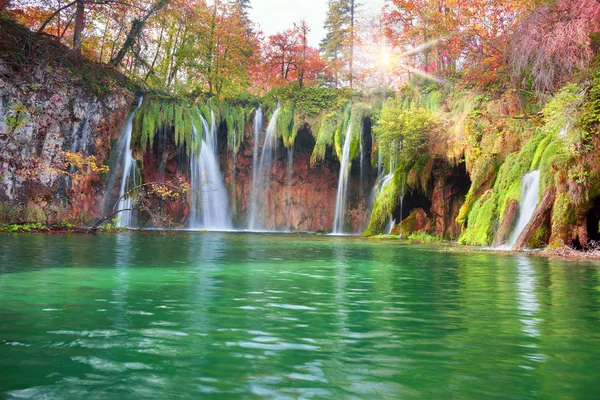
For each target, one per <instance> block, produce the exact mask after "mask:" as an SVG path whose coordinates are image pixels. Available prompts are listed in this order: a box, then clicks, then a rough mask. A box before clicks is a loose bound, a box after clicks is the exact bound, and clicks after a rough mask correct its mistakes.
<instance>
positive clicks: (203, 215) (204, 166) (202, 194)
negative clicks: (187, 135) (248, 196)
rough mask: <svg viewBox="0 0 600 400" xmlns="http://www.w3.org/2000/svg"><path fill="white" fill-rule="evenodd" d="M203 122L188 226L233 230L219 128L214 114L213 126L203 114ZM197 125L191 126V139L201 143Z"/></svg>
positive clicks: (193, 164)
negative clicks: (220, 150)
mask: <svg viewBox="0 0 600 400" xmlns="http://www.w3.org/2000/svg"><path fill="white" fill-rule="evenodd" d="M198 114H199V117H200V120H201V121H202V132H203V135H202V139H201V140H202V146H201V148H200V150H199V151H196V152H194V153H193V154H192V155H191V160H190V173H191V187H190V189H191V192H192V206H191V210H190V217H189V221H188V227H189V228H190V229H206V230H213V231H222V230H231V229H232V219H231V213H230V211H229V201H228V199H227V190H226V189H225V183H224V182H223V176H222V174H221V168H220V166H219V161H218V158H217V128H216V124H215V116H214V114H213V112H212V111H211V119H212V121H211V124H210V127H209V125H208V123H207V122H206V120H205V119H204V117H203V116H202V115H201V114H200V113H198ZM198 135H199V133H198V130H197V128H196V126H192V136H193V138H194V140H198V139H199V137H198Z"/></svg>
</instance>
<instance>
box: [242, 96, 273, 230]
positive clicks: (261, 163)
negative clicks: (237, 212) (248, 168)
mask: <svg viewBox="0 0 600 400" xmlns="http://www.w3.org/2000/svg"><path fill="white" fill-rule="evenodd" d="M259 110H260V109H259ZM278 114H279V105H278V106H277V109H276V110H275V112H274V113H273V116H272V117H271V120H270V121H269V125H268V126H267V132H266V134H265V140H264V142H263V146H262V151H261V154H260V159H259V160H258V162H255V161H256V159H257V156H258V148H257V147H256V146H257V142H258V141H257V138H258V132H257V119H258V111H257V115H256V117H255V119H254V128H255V136H254V146H255V155H256V157H254V160H253V161H252V166H253V172H252V191H251V196H250V215H249V218H248V229H250V230H257V229H263V228H264V226H263V224H264V218H265V216H266V213H267V212H268V211H267V210H266V206H267V202H266V199H265V190H266V188H267V185H268V183H269V176H270V174H271V163H272V161H273V153H274V152H275V148H276V144H277V115H278ZM261 119H262V112H261ZM258 130H260V128H258ZM259 207H260V209H259ZM259 214H260V215H259ZM257 218H261V221H260V222H259V221H257Z"/></svg>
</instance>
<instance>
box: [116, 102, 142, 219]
mask: <svg viewBox="0 0 600 400" xmlns="http://www.w3.org/2000/svg"><path fill="white" fill-rule="evenodd" d="M142 100H143V99H142V97H140V98H139V100H138V104H137V107H136V108H135V110H133V112H132V113H131V115H130V116H129V118H127V121H126V122H125V126H124V127H123V131H122V134H121V139H120V140H119V143H118V154H119V155H120V157H121V158H120V161H119V163H120V164H121V170H122V171H123V175H122V176H121V186H120V188H119V204H118V205H117V210H123V211H120V212H119V213H118V214H117V216H118V217H119V219H118V221H117V226H119V227H121V228H131V227H133V210H132V202H131V197H129V196H127V195H126V194H127V192H128V191H130V190H131V189H132V188H134V187H136V186H137V185H138V184H139V178H138V176H137V163H136V162H135V160H134V158H133V152H132V150H131V133H132V131H133V118H134V117H135V113H136V111H137V110H138V109H139V108H140V106H141V105H142Z"/></svg>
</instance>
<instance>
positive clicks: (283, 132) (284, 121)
mask: <svg viewBox="0 0 600 400" xmlns="http://www.w3.org/2000/svg"><path fill="white" fill-rule="evenodd" d="M295 108H296V105H295V103H287V104H283V105H282V106H280V108H279V114H277V133H278V135H279V136H281V138H282V139H283V145H284V146H285V147H287V148H291V147H293V146H294V140H295V139H296V134H297V132H295V131H294V129H293V128H294V111H295Z"/></svg>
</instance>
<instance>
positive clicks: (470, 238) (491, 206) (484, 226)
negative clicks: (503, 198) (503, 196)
mask: <svg viewBox="0 0 600 400" xmlns="http://www.w3.org/2000/svg"><path fill="white" fill-rule="evenodd" d="M492 197H493V190H492V189H490V190H488V191H486V192H485V193H484V194H483V196H481V197H480V198H478V199H477V201H475V203H474V204H473V208H472V210H471V212H470V213H469V221H468V225H467V229H466V230H465V231H464V232H463V233H462V235H460V238H459V239H458V242H459V243H460V244H470V245H474V246H486V245H488V244H489V243H490V241H491V239H492V230H493V228H494V219H495V215H496V214H495V210H496V205H495V201H494V199H493V198H492Z"/></svg>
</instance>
